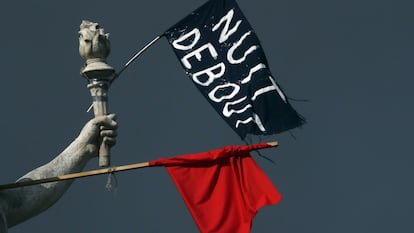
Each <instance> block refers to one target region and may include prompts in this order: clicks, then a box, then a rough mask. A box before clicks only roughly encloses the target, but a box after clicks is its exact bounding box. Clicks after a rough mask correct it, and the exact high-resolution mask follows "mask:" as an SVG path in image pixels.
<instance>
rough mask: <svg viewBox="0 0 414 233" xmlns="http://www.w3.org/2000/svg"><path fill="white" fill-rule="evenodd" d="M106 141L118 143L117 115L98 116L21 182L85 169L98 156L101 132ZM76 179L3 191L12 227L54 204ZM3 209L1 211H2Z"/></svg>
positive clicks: (6, 211)
mask: <svg viewBox="0 0 414 233" xmlns="http://www.w3.org/2000/svg"><path fill="white" fill-rule="evenodd" d="M99 134H100V135H101V136H103V137H104V142H105V143H107V144H108V145H110V146H112V145H114V144H115V137H116V122H115V121H114V115H109V116H101V117H96V118H94V119H92V120H91V121H89V122H88V123H87V124H86V125H85V127H84V128H83V129H82V131H81V133H80V135H79V136H78V137H77V138H76V139H75V140H74V141H73V142H72V143H71V144H70V145H69V146H68V147H67V148H66V149H65V150H64V151H63V152H62V153H61V154H59V155H58V156H57V157H56V158H54V159H53V160H52V161H50V162H49V163H47V164H45V165H43V166H41V167H39V168H36V169H34V170H32V171H30V172H29V173H27V174H26V175H24V176H23V177H21V178H20V179H19V180H18V181H17V182H19V181H22V180H27V179H30V180H37V179H43V178H48V177H54V176H60V175H64V174H69V173H76V172H80V171H82V169H83V168H84V167H85V165H86V164H87V162H88V161H89V160H90V159H91V158H93V157H95V156H97V153H98V152H97V151H98V135H99ZM72 182H73V180H68V181H60V182H52V183H45V184H40V185H35V186H27V187H22V188H17V189H10V190H4V191H2V192H1V193H0V200H2V202H3V203H0V207H1V206H2V207H3V208H2V212H3V213H4V215H5V218H6V220H7V224H8V227H12V226H14V225H16V224H18V223H20V222H23V221H25V220H27V219H29V218H31V217H33V216H35V215H37V214H39V213H41V212H43V211H45V210H46V209H48V208H49V207H50V206H52V205H53V204H54V203H55V202H56V201H57V200H59V198H60V197H61V196H62V195H63V194H64V193H65V191H66V190H67V189H68V188H69V187H70V185H71V184H72ZM0 212H1V211H0Z"/></svg>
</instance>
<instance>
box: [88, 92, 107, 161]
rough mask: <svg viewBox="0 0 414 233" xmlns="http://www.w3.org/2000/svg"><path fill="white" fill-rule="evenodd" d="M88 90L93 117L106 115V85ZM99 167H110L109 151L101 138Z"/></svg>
mask: <svg viewBox="0 0 414 233" xmlns="http://www.w3.org/2000/svg"><path fill="white" fill-rule="evenodd" d="M89 90H90V92H91V95H92V100H93V111H94V114H95V116H103V115H107V114H108V112H107V107H108V88H107V86H106V85H94V86H90V87H89ZM99 142H100V146H99V166H100V167H109V165H110V151H109V146H108V145H107V144H106V143H104V142H103V138H100V139H99Z"/></svg>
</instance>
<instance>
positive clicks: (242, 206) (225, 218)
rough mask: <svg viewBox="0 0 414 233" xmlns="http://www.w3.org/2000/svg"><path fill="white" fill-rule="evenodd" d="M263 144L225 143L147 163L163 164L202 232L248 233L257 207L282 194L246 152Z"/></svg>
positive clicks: (277, 200) (267, 203)
mask: <svg viewBox="0 0 414 233" xmlns="http://www.w3.org/2000/svg"><path fill="white" fill-rule="evenodd" d="M267 147H271V145H268V144H266V143H261V144H254V145H247V146H226V147H224V148H222V149H217V150H212V151H208V152H203V153H199V154H189V155H183V156H176V157H172V158H167V159H163V158H161V159H158V160H155V161H151V162H149V165H150V166H165V167H166V169H167V171H168V173H169V174H170V176H171V178H172V179H173V181H174V183H175V185H176V187H177V189H178V190H179V192H180V194H181V196H182V198H183V199H184V201H185V203H186V205H187V208H188V209H189V210H190V212H191V215H192V216H193V219H194V220H195V222H196V224H197V226H198V228H199V230H200V232H202V233H213V232H214V233H248V232H250V228H251V222H252V220H253V217H254V216H255V215H256V213H257V211H258V209H259V208H261V207H263V206H265V205H274V204H277V203H278V202H279V201H280V199H281V195H280V194H279V192H278V191H277V190H276V188H275V187H274V186H273V184H272V183H271V181H270V180H269V179H268V178H267V176H266V175H265V174H264V172H263V171H262V170H261V169H260V168H259V167H258V166H257V164H256V163H255V162H254V160H253V158H252V157H251V156H250V154H249V152H250V151H251V150H255V149H262V148H267Z"/></svg>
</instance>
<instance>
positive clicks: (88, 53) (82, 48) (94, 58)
mask: <svg viewBox="0 0 414 233" xmlns="http://www.w3.org/2000/svg"><path fill="white" fill-rule="evenodd" d="M108 38H109V34H108V33H106V34H105V33H104V29H103V28H102V27H100V26H99V24H97V23H93V22H89V21H85V20H84V21H82V23H81V25H80V31H79V54H80V56H81V57H82V58H83V59H84V60H85V65H84V66H83V67H82V69H81V75H82V76H83V77H84V78H86V79H87V80H88V86H87V87H88V89H89V90H90V93H91V96H92V100H93V110H94V114H95V116H101V115H106V114H107V100H108V89H109V86H110V84H111V79H112V78H113V77H114V74H115V70H114V68H112V67H111V66H110V65H108V64H107V63H106V58H107V57H108V55H109V53H110V50H111V48H110V42H109V39H108ZM109 165H110V153H109V148H108V147H107V145H106V144H105V143H103V142H101V146H100V148H99V166H101V167H108V166H109Z"/></svg>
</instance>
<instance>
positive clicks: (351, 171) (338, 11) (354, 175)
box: [0, 0, 414, 233]
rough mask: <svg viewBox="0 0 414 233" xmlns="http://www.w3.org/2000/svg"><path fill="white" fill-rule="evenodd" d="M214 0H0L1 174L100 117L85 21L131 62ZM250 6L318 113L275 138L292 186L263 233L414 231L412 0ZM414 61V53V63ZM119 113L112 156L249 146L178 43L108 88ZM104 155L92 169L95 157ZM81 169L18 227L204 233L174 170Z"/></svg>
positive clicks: (294, 88) (279, 177)
mask: <svg viewBox="0 0 414 233" xmlns="http://www.w3.org/2000/svg"><path fill="white" fill-rule="evenodd" d="M203 3H204V0H191V1H190V0H176V1H158V0H153V1H145V3H142V1H141V2H140V1H132V0H118V1H89V0H82V1H78V0H72V1H65V2H64V1H52V0H43V1H26V2H23V1H6V2H3V3H2V6H1V9H0V27H1V29H2V35H1V37H0V52H1V55H2V56H1V57H2V58H1V63H0V67H1V70H2V75H1V77H2V78H1V80H2V85H1V91H0V101H1V102H0V105H1V106H2V109H3V111H2V120H1V121H0V128H1V129H2V133H1V135H0V137H1V145H2V150H3V152H2V155H3V157H2V160H1V161H2V162H1V163H0V168H1V171H2V174H1V178H0V183H9V182H13V181H14V180H16V179H17V178H18V177H19V176H21V175H23V174H24V173H25V172H27V171H29V170H30V169H33V168H34V167H36V166H39V165H42V164H44V163H46V162H48V161H49V160H51V159H52V158H54V156H55V155H57V154H59V153H60V152H61V151H62V150H63V149H64V148H65V147H66V146H67V145H68V144H69V143H70V142H71V141H72V140H73V139H74V138H75V137H76V136H77V134H78V132H79V131H80V129H81V127H82V126H83V124H84V123H85V122H86V121H87V120H89V119H90V118H91V117H92V115H91V114H90V113H86V109H87V108H88V107H89V105H90V100H91V99H90V95H89V91H88V90H87V88H86V81H85V80H83V78H81V77H80V76H79V70H80V67H81V65H82V62H83V61H82V59H81V58H80V57H79V55H78V34H77V32H78V30H79V24H80V22H81V20H82V19H89V20H91V21H96V22H99V23H100V24H101V25H102V26H103V27H104V28H105V30H106V31H107V32H109V33H111V37H110V38H111V43H112V53H111V55H110V57H109V63H110V64H111V65H113V66H114V67H115V68H117V69H118V70H119V68H120V67H121V66H122V65H123V64H124V63H125V62H126V61H127V60H128V59H129V57H130V56H132V55H133V53H134V52H135V51H137V50H138V49H139V48H141V47H142V46H144V45H145V43H146V42H148V41H150V40H151V39H152V38H154V37H155V36H156V35H158V34H159V33H161V32H163V31H164V30H165V29H167V28H168V27H170V26H171V25H172V24H174V23H175V22H177V21H178V20H180V19H181V18H183V17H184V16H186V15H187V14H188V13H190V12H191V11H192V10H194V9H195V8H197V7H198V6H200V5H201V4H203ZM238 3H239V5H240V8H241V9H242V10H243V12H244V14H245V15H246V17H247V18H248V19H249V21H250V23H251V25H252V26H253V28H254V29H255V31H256V33H257V35H258V36H259V38H260V40H261V43H262V46H263V48H264V50H265V53H266V55H267V58H268V62H269V66H270V68H271V70H272V73H273V74H274V76H276V79H277V81H278V82H279V84H280V85H281V86H282V87H283V88H284V90H285V91H286V93H287V95H288V96H290V97H292V98H298V99H307V100H309V102H292V104H293V106H294V107H295V109H296V110H297V111H298V112H299V113H301V114H302V115H304V116H305V117H306V119H307V121H308V123H307V124H306V125H305V126H304V127H303V128H302V129H296V130H293V131H292V133H293V134H294V135H295V137H296V140H295V139H293V137H292V136H291V135H290V134H289V133H284V134H281V135H276V136H274V137H272V139H276V140H278V141H279V143H280V145H281V146H280V147H279V148H277V149H269V150H266V151H264V152H263V153H264V154H265V155H267V156H269V157H271V158H273V159H274V160H275V161H277V165H273V164H271V163H268V162H267V161H265V160H263V159H261V158H259V157H257V156H255V158H256V161H257V162H258V163H259V165H260V166H261V167H262V169H263V170H264V171H265V172H266V174H267V175H268V176H269V178H270V179H271V180H272V181H273V183H274V184H275V186H276V187H277V188H278V189H279V191H280V192H281V193H282V195H283V200H282V202H281V203H280V204H278V205H276V206H271V207H265V208H263V209H261V210H260V211H259V213H258V215H257V216H256V218H255V219H254V222H253V229H252V232H253V233H259V232H260V233H267V232H280V233H283V232H286V233H332V232H335V233H348V232H354V233H359V232H360V233H365V232H376V233H389V232H412V231H413V230H414V229H413V228H414V227H413V225H412V213H413V211H414V202H413V201H412V197H413V196H414V188H413V187H412V185H411V184H412V177H413V176H414V172H413V169H412V168H411V165H412V164H413V162H414V158H413V149H412V141H411V140H412V136H411V131H412V130H413V129H414V127H413V126H414V123H413V120H412V119H413V118H414V110H413V108H412V107H410V106H412V103H411V102H412V100H413V97H414V94H413V92H412V86H413V84H414V81H413V79H412V77H413V70H412V67H413V65H412V63H413V59H412V57H413V54H414V43H413V41H414V31H413V28H412V23H413V22H414V16H413V14H412V9H413V7H414V3H412V2H410V1H403V0H400V1H385V0H375V1H374V0H362V1H361V0H350V1H338V0H336V1H323V0H319V1H305V0H296V1H292V0H281V1H264V0H258V1H248V0H239V1H238ZM410 64H411V65H410ZM110 111H111V112H115V113H117V114H118V122H119V125H120V128H119V137H118V144H117V145H116V147H114V148H113V149H112V154H113V163H114V164H115V165H123V164H129V163H136V162H143V161H148V160H152V159H156V158H158V157H166V156H170V155H179V154H186V153H196V152H202V151H206V150H210V149H215V148H219V147H222V146H225V145H227V144H243V142H242V141H241V140H240V139H239V138H238V136H237V135H236V133H234V132H233V131H232V130H231V129H230V128H229V127H228V126H227V125H226V123H225V122H224V121H223V120H222V119H221V118H220V116H219V115H218V114H217V113H216V112H215V111H214V110H213V108H212V107H210V105H209V104H208V103H207V101H206V100H205V99H204V97H202V96H201V94H200V93H198V90H197V89H196V88H195V87H194V86H193V84H192V83H191V81H190V80H189V79H188V78H187V76H186V75H185V73H184V71H183V69H182V68H181V65H180V63H179V62H178V60H177V59H176V57H175V55H174V54H173V51H172V49H171V48H170V46H169V45H168V43H167V41H166V40H165V39H162V40H161V41H159V42H158V43H157V44H156V45H155V46H154V47H152V48H151V49H150V50H148V51H147V52H146V53H145V54H144V55H143V56H142V57H141V58H140V59H139V60H138V61H137V62H136V63H134V64H133V65H132V66H131V67H130V68H128V69H127V70H126V71H125V72H124V73H123V75H122V76H121V78H120V79H119V80H118V81H117V82H115V83H114V85H113V86H112V87H111V89H110ZM96 168H97V161H92V162H91V163H90V164H89V165H88V169H96ZM117 179H118V189H117V192H116V193H114V192H107V191H105V183H106V176H99V177H92V178H85V179H81V180H77V181H76V182H75V183H74V185H73V186H72V187H71V188H70V190H69V191H68V192H67V193H66V194H65V196H64V197H63V198H62V199H61V200H60V201H59V202H58V203H57V204H56V205H55V206H53V207H52V208H51V209H49V210H48V211H47V212H45V213H43V214H41V215H39V216H37V217H35V218H33V219H31V220H29V221H27V222H25V223H23V224H21V225H19V226H16V227H14V228H12V229H11V230H10V232H11V233H17V232H19V233H20V232H42V233H48V232H53V233H54V232H60V233H69V232H71V233H72V232H85V233H86V232H102V233H110V232H185V233H190V232H197V228H196V225H195V224H194V222H193V220H192V218H191V216H190V214H189V212H188V211H187V209H186V207H185V204H184V202H183V201H182V199H181V197H180V196H179V194H178V191H177V190H176V188H175V186H174V185H173V183H172V181H171V179H170V177H169V176H168V174H167V172H166V171H165V170H164V169H163V168H147V169H142V170H137V171H129V172H124V173H120V174H118V175H117Z"/></svg>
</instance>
